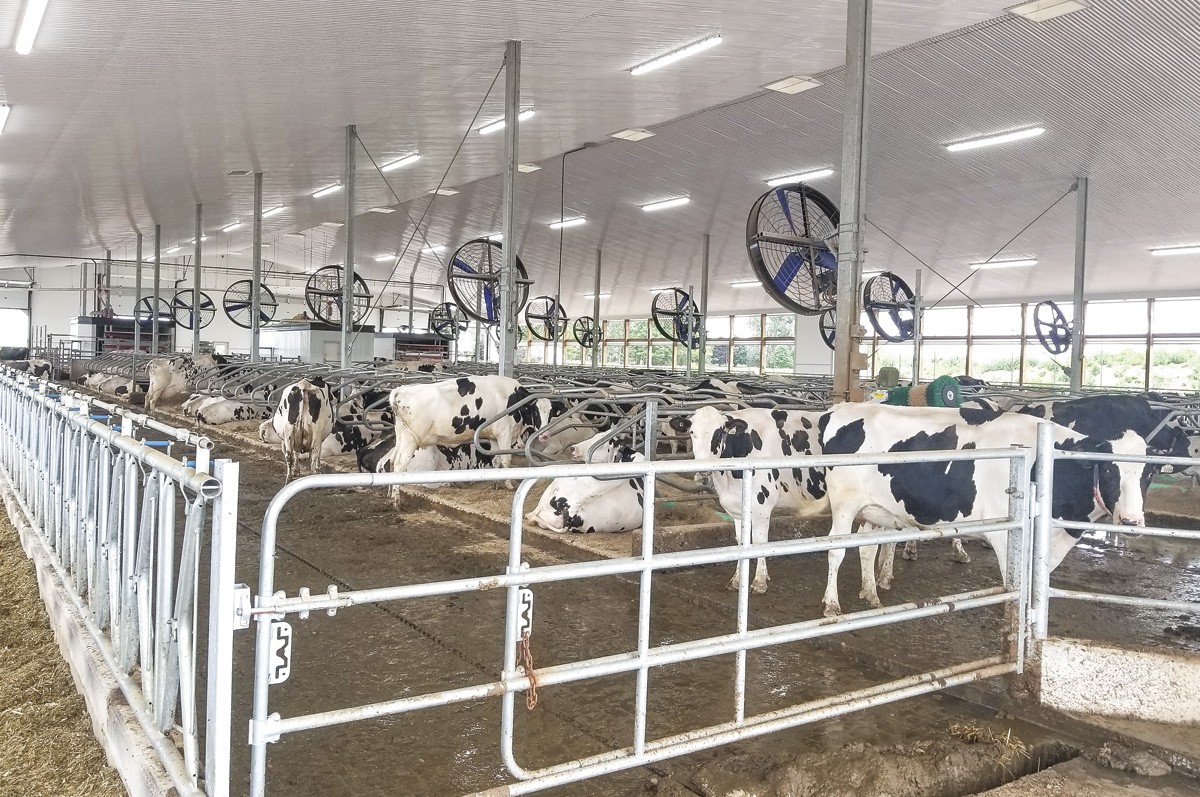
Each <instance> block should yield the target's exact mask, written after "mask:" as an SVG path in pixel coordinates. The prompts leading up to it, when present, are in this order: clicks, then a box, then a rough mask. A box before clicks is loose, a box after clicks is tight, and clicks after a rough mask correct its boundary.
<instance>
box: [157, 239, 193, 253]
mask: <svg viewBox="0 0 1200 797" xmlns="http://www.w3.org/2000/svg"><path fill="white" fill-rule="evenodd" d="M193 243H194V242H193ZM178 251H179V247H178V246H172V247H171V248H170V249H168V250H167V251H165V252H163V254H165V255H173V254H175V253H176V252H178Z"/></svg>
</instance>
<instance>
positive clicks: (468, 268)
mask: <svg viewBox="0 0 1200 797" xmlns="http://www.w3.org/2000/svg"><path fill="white" fill-rule="evenodd" d="M516 265H517V275H516V276H517V280H516V282H517V296H516V300H515V301H514V302H513V313H514V314H516V313H519V312H520V311H521V308H522V307H524V306H525V300H526V299H527V298H528V297H529V286H530V285H532V284H533V280H531V279H529V274H528V272H526V271H525V264H524V263H522V262H521V258H520V256H519V255H518V256H517V259H516ZM503 266H504V250H503V249H502V248H501V246H500V244H499V243H498V242H497V241H489V240H488V239H487V238H475V239H472V240H470V241H467V242H466V243H465V244H463V245H462V246H460V247H458V249H457V250H455V252H454V256H453V257H451V258H450V262H449V263H447V264H446V282H447V283H448V284H449V285H450V295H451V296H453V297H454V301H455V302H456V303H457V304H458V306H459V307H461V308H462V309H463V312H465V313H466V314H467V315H468V316H470V317H471V318H473V319H475V320H476V321H482V322H483V323H485V324H494V323H496V322H497V321H498V320H499V319H500V271H501V269H502V268H503Z"/></svg>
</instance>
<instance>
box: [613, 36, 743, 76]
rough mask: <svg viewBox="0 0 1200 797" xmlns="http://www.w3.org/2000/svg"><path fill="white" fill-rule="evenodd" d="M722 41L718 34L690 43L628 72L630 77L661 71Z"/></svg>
mask: <svg viewBox="0 0 1200 797" xmlns="http://www.w3.org/2000/svg"><path fill="white" fill-rule="evenodd" d="M722 41H723V37H722V36H721V35H720V34H719V33H718V34H716V35H714V36H707V37H705V38H703V39H701V40H700V41H697V42H692V43H691V44H689V45H687V46H686V47H680V48H679V49H678V50H672V51H671V52H669V53H667V54H666V55H660V56H658V57H657V58H651V59H650V60H649V61H646V62H645V63H642V64H638V65H637V66H635V67H634V68H633V69H630V70H629V74H631V75H644V74H646V73H647V72H652V71H654V70H655V69H661V68H662V67H664V66H666V65H667V64H673V63H675V62H676V61H678V60H679V59H681V58H687V57H688V56H689V55H695V54H696V53H700V52H703V51H705V50H707V49H708V48H710V47H716V46H717V45H718V44H720V43H721V42H722Z"/></svg>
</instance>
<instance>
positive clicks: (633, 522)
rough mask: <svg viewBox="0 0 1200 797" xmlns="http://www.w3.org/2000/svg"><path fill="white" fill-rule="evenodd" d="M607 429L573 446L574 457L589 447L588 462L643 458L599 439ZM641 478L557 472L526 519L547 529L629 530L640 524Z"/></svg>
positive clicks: (637, 460) (562, 530)
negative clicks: (557, 475)
mask: <svg viewBox="0 0 1200 797" xmlns="http://www.w3.org/2000/svg"><path fill="white" fill-rule="evenodd" d="M606 434H607V433H606V432H601V433H600V434H598V435H595V436H594V437H592V438H590V439H589V440H586V441H584V442H582V443H578V444H577V445H575V446H574V449H575V452H574V453H575V458H576V459H579V460H582V459H584V457H585V456H586V455H587V452H588V451H589V450H591V451H592V456H591V457H590V459H589V460H588V461H590V462H642V461H644V460H645V459H646V457H645V455H643V454H641V453H640V452H638V451H636V450H634V449H632V448H630V447H629V446H627V445H622V444H620V443H617V442H614V441H612V440H609V441H606V442H605V443H600V440H601V438H603V437H604V436H605V435H606ZM643 486H644V485H643V481H642V478H641V477H640V476H639V477H631V478H627V479H596V478H593V477H591V476H560V477H559V478H557V479H554V480H553V481H551V482H550V484H549V485H547V487H546V491H545V492H544V493H542V497H541V499H540V500H539V501H538V503H537V506H536V507H535V508H534V509H533V511H531V512H528V513H526V515H525V519H526V520H528V521H530V522H532V523H536V524H537V525H538V526H540V527H542V528H544V529H549V530H550V531H557V532H560V533H561V532H567V531H572V532H576V533H579V534H591V533H592V532H608V533H613V532H619V531H632V530H633V529H636V528H640V527H641V525H642V506H643V495H642V490H643Z"/></svg>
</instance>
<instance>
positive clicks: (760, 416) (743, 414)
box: [688, 407, 828, 594]
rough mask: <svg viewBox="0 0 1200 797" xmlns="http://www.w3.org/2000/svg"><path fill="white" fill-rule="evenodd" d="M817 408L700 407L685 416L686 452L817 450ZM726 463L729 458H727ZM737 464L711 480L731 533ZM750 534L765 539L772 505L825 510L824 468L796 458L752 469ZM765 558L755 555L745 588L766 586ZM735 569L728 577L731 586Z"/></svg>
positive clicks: (749, 455)
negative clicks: (791, 463) (787, 464)
mask: <svg viewBox="0 0 1200 797" xmlns="http://www.w3.org/2000/svg"><path fill="white" fill-rule="evenodd" d="M820 419H821V413H819V412H805V411H800V410H782V409H774V410H771V409H744V410H736V411H733V412H722V411H720V410H718V409H716V408H715V407H701V408H700V409H698V410H696V411H695V412H694V413H693V414H692V417H691V423H690V428H689V430H688V433H689V434H690V435H691V438H692V456H693V457H695V458H696V459H698V460H713V461H714V462H715V461H719V460H722V459H725V460H733V461H736V462H745V461H746V460H747V459H764V458H771V459H774V458H780V457H796V458H797V459H801V458H803V457H806V456H810V455H813V454H820V453H821V447H820V443H819V441H818V438H817V426H818V424H819V422H820ZM730 464H733V463H732V462H731V463H730ZM744 476H745V472H744V471H742V470H715V469H714V472H713V474H712V486H713V489H714V490H715V491H716V493H717V499H718V500H719V501H720V502H721V507H722V508H723V509H724V510H725V511H726V512H727V513H728V514H729V515H731V516H732V517H733V524H734V534H735V535H736V539H738V540H740V539H741V538H742V523H743V522H744V521H745V519H744V518H743V517H742V479H743V478H744ZM750 478H751V501H750V539H751V542H753V543H755V544H759V543H765V542H766V541H767V538H768V530H769V528H770V524H771V513H772V512H773V511H774V510H775V508H776V507H784V508H792V509H795V510H796V511H798V512H799V513H800V514H802V515H811V514H817V513H819V512H823V511H825V509H826V507H827V506H828V499H827V498H826V495H825V470H824V468H814V467H807V466H804V465H802V464H801V463H800V462H797V463H796V467H794V468H791V469H789V470H783V471H780V470H775V469H771V470H756V471H753V472H752V474H751V476H750ZM769 579H770V577H769V576H768V575H767V560H766V559H765V558H762V557H760V558H759V560H758V562H757V565H756V566H755V568H754V581H753V582H752V583H751V585H750V586H751V589H752V590H753V591H754V592H755V593H758V594H762V593H764V592H766V591H767V581H768V580H769ZM737 587H738V579H737V573H736V572H735V573H734V576H733V578H732V579H731V580H730V582H729V588H730V589H737Z"/></svg>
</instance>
